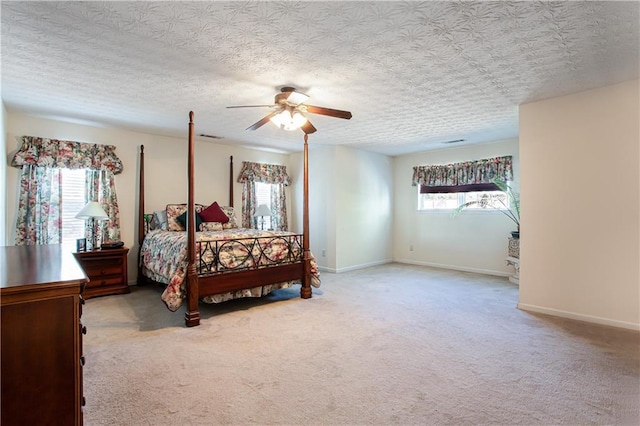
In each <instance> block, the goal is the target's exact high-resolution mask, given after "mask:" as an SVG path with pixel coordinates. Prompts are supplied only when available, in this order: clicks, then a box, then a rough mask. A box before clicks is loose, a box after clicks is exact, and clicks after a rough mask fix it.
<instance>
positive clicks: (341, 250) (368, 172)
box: [291, 138, 393, 272]
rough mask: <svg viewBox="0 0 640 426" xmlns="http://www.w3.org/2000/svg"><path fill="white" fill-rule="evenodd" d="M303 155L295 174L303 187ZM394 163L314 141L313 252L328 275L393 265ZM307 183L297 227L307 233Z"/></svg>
mask: <svg viewBox="0 0 640 426" xmlns="http://www.w3.org/2000/svg"><path fill="white" fill-rule="evenodd" d="M302 161H303V157H302V154H294V155H292V161H291V163H292V171H294V172H295V173H296V175H297V176H299V179H297V180H298V181H299V182H302V172H303V170H302ZM392 164H393V161H392V159H391V158H390V157H387V156H385V155H381V154H375V153H370V152H366V151H361V150H357V149H351V148H345V147H341V146H322V145H314V144H313V143H312V140H311V138H310V141H309V197H310V199H309V234H310V248H311V251H312V253H313V254H314V256H315V258H316V260H317V262H318V266H319V267H320V268H321V269H322V270H325V271H331V272H345V271H348V270H352V269H359V268H364V267H367V266H371V265H377V264H381V263H387V262H390V261H391V259H392V247H391V227H392V223H393V216H392V202H393V184H392V182H393V174H392ZM301 185H302V183H300V186H299V187H297V188H296V190H295V193H296V200H298V203H297V204H298V208H299V209H298V210H297V211H296V214H295V222H296V224H297V226H298V227H299V228H301V227H302V186H301Z"/></svg>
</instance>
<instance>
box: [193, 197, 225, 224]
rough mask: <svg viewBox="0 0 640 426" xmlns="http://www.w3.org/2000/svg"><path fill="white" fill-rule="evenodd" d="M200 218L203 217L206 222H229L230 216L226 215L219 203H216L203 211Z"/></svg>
mask: <svg viewBox="0 0 640 426" xmlns="http://www.w3.org/2000/svg"><path fill="white" fill-rule="evenodd" d="M200 217H202V220H203V221H204V222H220V223H227V222H229V216H227V215H226V214H224V212H223V211H222V209H221V208H220V206H219V205H218V202H217V201H214V202H213V204H211V205H210V206H209V207H207V208H206V209H204V210H202V212H201V213H200Z"/></svg>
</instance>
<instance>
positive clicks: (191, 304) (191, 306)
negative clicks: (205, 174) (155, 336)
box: [184, 111, 200, 327]
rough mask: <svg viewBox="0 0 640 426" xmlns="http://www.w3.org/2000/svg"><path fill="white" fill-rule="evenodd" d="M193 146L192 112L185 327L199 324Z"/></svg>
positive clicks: (188, 166) (191, 125)
mask: <svg viewBox="0 0 640 426" xmlns="http://www.w3.org/2000/svg"><path fill="white" fill-rule="evenodd" d="M194 163H195V146H194V142H193V111H190V112H189V156H188V160H187V185H188V199H187V261H188V265H187V276H186V279H187V282H186V286H185V288H186V290H187V312H185V314H184V322H185V324H186V325H187V327H193V326H196V325H199V324H200V311H199V310H198V274H197V272H196V232H195V231H196V230H195V225H196V222H195V219H196V210H195V200H194V188H193V186H194V185H193V181H194V179H195V177H194V170H195V164H194Z"/></svg>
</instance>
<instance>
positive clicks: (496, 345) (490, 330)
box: [82, 264, 640, 425]
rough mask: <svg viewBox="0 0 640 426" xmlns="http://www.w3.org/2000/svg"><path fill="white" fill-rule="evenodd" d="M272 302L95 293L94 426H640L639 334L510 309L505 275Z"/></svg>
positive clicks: (328, 290) (411, 272)
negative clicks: (185, 301) (197, 318)
mask: <svg viewBox="0 0 640 426" xmlns="http://www.w3.org/2000/svg"><path fill="white" fill-rule="evenodd" d="M322 278H323V283H322V287H321V288H320V289H318V290H315V289H314V297H313V298H312V299H310V300H302V299H299V298H298V293H299V287H296V288H294V289H287V290H281V291H280V292H278V293H277V294H275V295H272V296H270V297H268V298H266V299H262V300H256V299H244V300H239V301H231V302H227V303H225V304H222V305H204V304H203V305H202V307H201V309H202V310H201V315H202V317H203V319H202V323H201V325H200V326H199V327H195V328H186V327H185V326H184V323H183V316H184V311H183V310H180V311H178V312H175V313H171V312H169V311H168V310H167V309H166V308H165V307H164V305H163V303H162V302H161V301H160V290H159V289H158V288H155V287H141V288H133V292H132V293H131V294H128V295H122V296H106V297H102V298H95V299H90V300H89V301H87V304H86V305H85V309H84V314H83V318H82V320H83V322H84V323H85V324H86V325H87V327H88V330H89V331H88V335H87V336H85V339H84V353H85V356H86V359H87V363H86V366H85V369H84V386H85V390H84V393H85V396H86V399H87V405H86V407H85V409H84V416H85V424H86V425H190V424H193V425H216V424H234V425H247V424H270V425H392V424H398V425H413V424H415V425H418V424H419V425H429V424H434V425H443V424H455V425H472V424H474V425H475V424H487V425H489V424H501V425H516V424H519V425H559V424H571V425H588V424H602V425H605V424H606V425H624V424H629V425H631V424H639V423H640V402H639V401H640V354H639V351H640V335H639V334H638V333H637V332H633V331H628V330H621V329H616V328H611V327H604V326H598V325H590V324H586V323H581V322H577V321H571V320H564V319H559V318H554V317H549V316H544V315H535V314H531V313H527V312H524V311H520V310H518V309H517V308H516V302H517V291H518V289H517V287H515V286H514V285H513V284H510V283H509V282H508V281H507V280H506V279H503V278H496V277H488V276H483V275H477V274H470V273H461V272H452V271H445V270H439V269H431V268H423V267H417V266H409V265H400V264H390V265H384V266H379V267H374V268H369V269H365V270H359V271H353V272H348V273H343V274H330V273H324V274H323V275H322Z"/></svg>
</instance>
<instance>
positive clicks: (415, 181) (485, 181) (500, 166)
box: [411, 155, 513, 192]
mask: <svg viewBox="0 0 640 426" xmlns="http://www.w3.org/2000/svg"><path fill="white" fill-rule="evenodd" d="M494 179H500V180H503V181H511V180H513V160H512V157H511V156H510V155H509V156H504V157H495V158H487V159H483V160H477V161H466V162H463V163H453V164H446V165H434V166H415V167H414V168H413V178H412V179H411V184H412V185H413V186H416V185H420V186H421V187H427V188H428V190H427V191H421V192H464V191H469V190H474V189H473V188H474V186H475V187H476V188H477V189H475V190H481V191H482V190H486V189H481V188H487V186H486V185H491V184H493V181H494Z"/></svg>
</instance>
